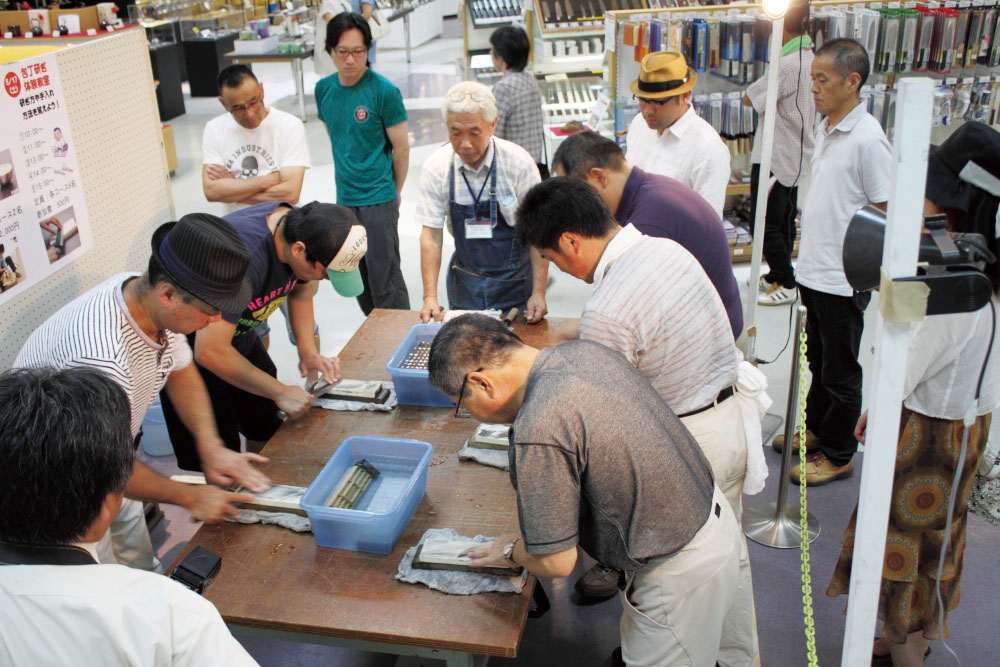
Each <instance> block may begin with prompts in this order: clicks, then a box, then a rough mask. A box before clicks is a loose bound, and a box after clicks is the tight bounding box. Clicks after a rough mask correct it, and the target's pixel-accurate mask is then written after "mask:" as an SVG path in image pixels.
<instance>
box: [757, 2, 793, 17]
mask: <svg viewBox="0 0 1000 667" xmlns="http://www.w3.org/2000/svg"><path fill="white" fill-rule="evenodd" d="M762 8H763V10H764V14H766V15H767V16H768V18H772V19H780V18H781V17H782V16H784V15H785V12H787V11H788V0H763V4H762Z"/></svg>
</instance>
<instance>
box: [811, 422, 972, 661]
mask: <svg viewBox="0 0 1000 667" xmlns="http://www.w3.org/2000/svg"><path fill="white" fill-rule="evenodd" d="M964 431H965V426H964V425H963V423H962V420H955V421H947V420H942V419H934V418H932V417H926V416H924V415H921V414H919V413H916V412H912V411H910V410H907V409H906V408H903V416H902V428H901V433H900V437H899V445H898V447H897V450H896V471H895V475H894V477H893V482H892V501H891V505H890V509H889V531H888V534H887V536H886V543H885V560H884V561H883V565H882V589H881V595H880V596H879V609H878V615H879V618H880V619H881V620H882V621H884V623H885V626H884V628H883V630H882V634H883V636H885V637H887V638H888V639H889V640H891V641H894V642H896V643H900V644H901V643H904V642H905V641H906V636H907V635H908V634H910V633H912V632H918V631H922V632H923V636H924V637H926V638H927V639H940V638H941V637H942V632H943V636H944V637H947V636H948V621H947V612H948V611H951V610H952V609H954V608H955V607H957V606H958V601H959V597H960V595H961V589H962V554H963V552H964V551H965V525H966V509H967V507H968V504H969V495H970V494H971V493H972V486H973V483H974V482H975V480H976V468H977V467H978V465H979V459H980V458H981V457H982V455H983V450H984V448H985V447H986V438H987V436H988V435H989V431H990V415H983V416H981V417H979V418H978V419H976V422H975V424H973V426H972V428H971V429H969V443H968V448H967V450H966V455H965V464H964V465H963V467H962V474H961V477H960V481H959V488H958V496H957V497H956V499H955V510H954V513H953V514H952V523H951V540H950V541H949V543H948V550H947V551H946V553H945V559H944V569H943V570H942V574H941V599H942V600H943V602H944V609H945V622H944V627H943V628H939V627H938V604H937V593H936V588H935V584H936V577H937V572H938V563H939V559H940V557H941V547H942V545H943V544H944V536H945V521H946V519H947V513H948V498H949V496H950V495H951V488H952V482H953V481H954V479H955V470H956V468H957V466H958V459H959V455H960V453H961V451H962V435H963V433H964ZM857 517H858V508H857V505H855V507H854V513H853V514H852V515H851V521H850V523H849V524H848V526H847V530H845V531H844V535H843V536H842V537H841V538H840V541H841V544H843V549H842V550H841V552H840V558H839V559H838V561H837V567H836V569H835V570H834V573H833V580H832V581H831V582H830V586H829V587H828V588H827V591H826V594H827V595H829V596H830V597H835V596H837V595H846V594H847V592H848V589H849V588H850V582H851V556H852V553H853V551H854V531H855V524H856V522H857Z"/></svg>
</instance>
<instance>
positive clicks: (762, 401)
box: [736, 355, 772, 496]
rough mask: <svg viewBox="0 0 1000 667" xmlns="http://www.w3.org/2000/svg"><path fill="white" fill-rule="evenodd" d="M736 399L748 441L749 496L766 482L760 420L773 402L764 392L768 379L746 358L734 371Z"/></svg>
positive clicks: (746, 482)
mask: <svg viewBox="0 0 1000 667" xmlns="http://www.w3.org/2000/svg"><path fill="white" fill-rule="evenodd" d="M741 356H742V355H741ZM736 401H737V405H739V408H740V417H741V418H742V419H743V430H744V431H745V432H746V440H747V476H746V479H745V480H744V481H743V493H746V494H748V495H751V496H752V495H756V494H758V493H760V492H761V491H763V490H764V483H765V482H766V481H767V461H765V460H764V440H763V438H762V437H761V431H760V420H761V419H762V418H763V417H764V415H765V414H766V413H767V409H768V408H769V407H771V402H772V401H771V397H770V396H768V395H767V378H766V377H764V374H763V373H761V372H760V371H759V370H757V368H756V367H755V366H754V365H753V364H751V363H750V362H748V361H746V360H742V361H740V365H739V368H738V369H737V372H736Z"/></svg>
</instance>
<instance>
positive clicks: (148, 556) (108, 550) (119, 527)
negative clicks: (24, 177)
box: [97, 498, 163, 573]
mask: <svg viewBox="0 0 1000 667" xmlns="http://www.w3.org/2000/svg"><path fill="white" fill-rule="evenodd" d="M97 557H98V559H99V560H100V561H101V563H103V564H105V565H107V564H113V563H118V564H121V565H128V566H129V567H134V568H136V569H137V570H148V571H150V572H157V573H161V572H163V564H162V563H160V561H159V559H158V558H157V557H156V554H155V553H154V552H153V543H152V542H151V541H150V539H149V530H148V529H147V528H146V515H145V513H144V512H143V511H142V503H141V502H139V501H138V500H131V499H129V498H125V499H124V500H122V507H121V509H120V510H118V514H116V515H115V518H114V519H112V520H111V526H110V527H109V528H108V531H107V532H106V533H104V537H102V538H101V539H100V541H98V543H97Z"/></svg>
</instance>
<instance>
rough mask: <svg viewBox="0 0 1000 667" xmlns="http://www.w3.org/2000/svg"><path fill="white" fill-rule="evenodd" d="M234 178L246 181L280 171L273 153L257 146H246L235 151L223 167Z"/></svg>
mask: <svg viewBox="0 0 1000 667" xmlns="http://www.w3.org/2000/svg"><path fill="white" fill-rule="evenodd" d="M223 166H224V167H225V168H226V170H227V171H229V173H230V174H232V175H233V178H238V179H241V180H245V179H248V178H256V177H257V176H263V175H264V174H270V173H271V172H272V171H278V163H277V161H276V160H275V159H274V156H273V155H272V154H271V151H269V150H268V149H266V148H264V147H263V146H258V145H257V144H244V145H242V146H240V147H239V148H237V149H236V150H234V151H233V152H232V153H231V154H230V155H229V156H228V157H227V158H226V162H225V164H224V165H223Z"/></svg>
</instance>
